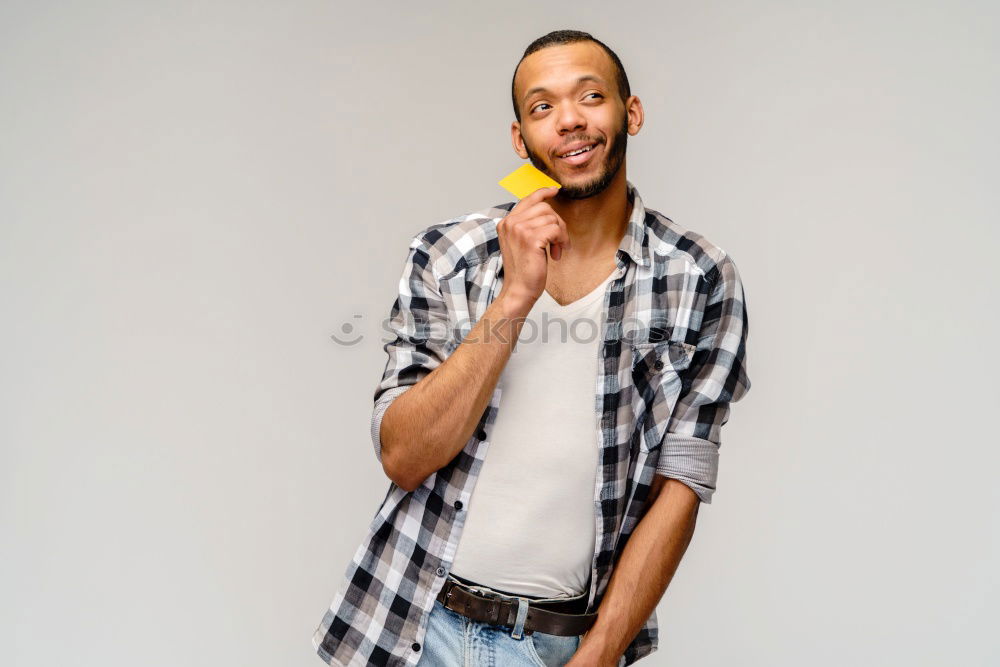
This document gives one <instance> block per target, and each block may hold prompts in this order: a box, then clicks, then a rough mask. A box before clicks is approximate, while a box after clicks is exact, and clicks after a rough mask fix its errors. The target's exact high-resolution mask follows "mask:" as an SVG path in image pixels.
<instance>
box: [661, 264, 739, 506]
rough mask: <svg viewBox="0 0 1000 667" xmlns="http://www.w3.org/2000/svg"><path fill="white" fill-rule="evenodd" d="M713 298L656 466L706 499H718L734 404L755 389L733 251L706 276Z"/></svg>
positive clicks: (710, 295)
mask: <svg viewBox="0 0 1000 667" xmlns="http://www.w3.org/2000/svg"><path fill="white" fill-rule="evenodd" d="M706 284H707V287H706V289H707V290H708V299H707V301H706V304H705V309H704V316H703V319H702V322H701V330H700V332H699V337H698V346H697V350H696V351H695V353H694V358H693V360H692V362H691V365H690V366H689V367H688V369H687V372H686V373H685V377H684V382H683V385H682V389H681V395H680V397H679V398H678V400H677V405H675V406H674V410H673V414H671V416H670V421H669V422H668V425H667V429H666V433H665V434H664V436H663V443H662V446H661V447H660V457H659V459H658V461H657V465H656V472H657V473H659V474H660V475H663V476H664V477H669V478H671V479H676V480H679V481H681V482H684V483H685V484H686V485H688V486H689V487H691V489H692V490H693V491H694V492H695V493H696V494H697V495H698V499H699V500H700V501H701V502H703V503H711V502H712V494H713V493H715V484H716V479H717V477H718V468H719V448H720V447H721V446H722V426H723V425H724V424H725V423H726V422H727V421H728V420H729V415H730V411H731V409H730V405H731V404H732V403H735V402H736V401H738V400H740V399H741V398H743V396H744V395H746V393H747V392H748V391H749V390H750V378H749V377H748V375H747V368H746V363H747V359H746V347H747V336H748V334H749V321H748V318H747V308H746V297H745V295H744V291H743V283H742V281H741V280H740V274H739V271H737V269H736V264H735V263H734V262H733V260H732V258H731V257H729V256H728V255H726V256H724V257H723V258H722V260H720V261H719V263H718V264H717V266H716V268H715V269H714V270H713V271H712V272H711V273H710V274H709V276H708V280H707V281H706Z"/></svg>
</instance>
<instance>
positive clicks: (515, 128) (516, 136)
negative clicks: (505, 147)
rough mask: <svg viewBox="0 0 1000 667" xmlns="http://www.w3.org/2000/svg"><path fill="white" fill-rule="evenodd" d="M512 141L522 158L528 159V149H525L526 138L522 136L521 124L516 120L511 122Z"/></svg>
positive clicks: (516, 151)
mask: <svg viewBox="0 0 1000 667" xmlns="http://www.w3.org/2000/svg"><path fill="white" fill-rule="evenodd" d="M510 143H511V144H512V145H513V146H514V152H515V153H517V155H518V157H520V158H521V159H522V160H527V159H528V151H526V150H524V138H523V137H522V136H521V124H520V123H518V122H517V121H516V120H515V121H514V122H513V123H511V124H510Z"/></svg>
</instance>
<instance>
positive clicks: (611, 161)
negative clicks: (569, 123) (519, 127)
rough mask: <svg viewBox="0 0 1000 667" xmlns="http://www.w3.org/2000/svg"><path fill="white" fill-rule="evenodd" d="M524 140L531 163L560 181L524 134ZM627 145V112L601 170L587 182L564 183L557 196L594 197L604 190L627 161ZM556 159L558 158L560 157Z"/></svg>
mask: <svg viewBox="0 0 1000 667" xmlns="http://www.w3.org/2000/svg"><path fill="white" fill-rule="evenodd" d="M522 141H524V150H525V151H527V153H528V159H530V160H531V164H532V165H534V166H535V168H536V169H538V170H539V171H541V172H543V173H544V174H546V175H547V176H549V177H550V178H552V179H553V180H555V181H558V180H559V179H558V178H556V176H555V174H553V173H552V169H551V168H550V167H549V165H548V164H546V163H545V161H543V160H542V159H541V157H540V156H539V155H538V154H537V153H535V151H533V150H531V148H530V147H529V146H528V141H527V140H526V139H524V137H523V136H522ZM627 145H628V114H625V116H624V118H623V119H622V124H621V127H619V128H618V131H617V132H616V133H615V134H614V136H612V138H611V143H610V151H608V150H605V158H604V163H603V164H602V165H601V169H600V172H599V173H598V174H597V175H596V176H594V177H593V178H592V179H591V180H589V181H587V182H585V183H581V184H579V185H563V186H562V187H561V188H559V193H558V194H557V195H556V196H557V197H565V198H567V199H586V198H587V197H593V196H594V195H597V194H600V193H602V192H604V191H605V190H606V189H607V188H608V186H609V185H611V181H613V180H614V178H615V176H617V175H618V170H619V169H621V166H622V163H623V162H624V161H625V148H626V146H627ZM605 148H606V149H607V148H608V147H607V146H606V147H605ZM555 159H557V160H558V159H559V158H555Z"/></svg>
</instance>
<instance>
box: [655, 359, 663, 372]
mask: <svg viewBox="0 0 1000 667" xmlns="http://www.w3.org/2000/svg"><path fill="white" fill-rule="evenodd" d="M653 368H655V369H656V370H658V371H662V370H663V362H662V361H660V360H659V359H657V360H656V363H654V364H653Z"/></svg>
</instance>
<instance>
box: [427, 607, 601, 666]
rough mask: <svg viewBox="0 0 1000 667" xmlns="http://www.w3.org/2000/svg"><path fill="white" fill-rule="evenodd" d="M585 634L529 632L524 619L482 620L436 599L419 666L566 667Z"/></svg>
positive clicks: (428, 623)
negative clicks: (525, 630) (510, 623)
mask: <svg viewBox="0 0 1000 667" xmlns="http://www.w3.org/2000/svg"><path fill="white" fill-rule="evenodd" d="M525 611H527V610H526V609H525ZM517 637H520V638H517ZM582 637H583V636H582V635H576V636H573V637H561V636H559V635H549V634H545V633H542V632H533V633H532V634H530V635H526V634H524V633H523V621H521V628H518V627H516V626H515V627H513V628H511V627H506V626H503V625H491V624H489V623H478V622H476V621H473V620H472V619H470V618H466V617H465V616H462V615H461V614H459V613H458V612H457V611H452V610H451V609H448V608H447V607H445V606H444V605H443V604H441V603H440V602H439V601H437V600H435V601H434V609H433V610H431V615H430V618H429V619H428V621H427V633H426V635H425V638H424V644H423V647H422V648H421V650H420V654H421V655H420V660H419V661H418V663H417V664H418V666H419V667H463V666H464V665H473V666H477V667H478V666H479V665H497V666H502V667H507V666H508V665H510V666H511V667H529V666H530V667H562V665H565V664H566V663H567V662H568V661H569V659H570V658H571V657H572V656H573V653H575V652H576V649H577V647H578V646H579V645H580V640H581V639H582Z"/></svg>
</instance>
